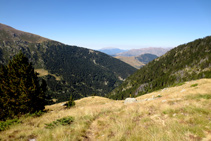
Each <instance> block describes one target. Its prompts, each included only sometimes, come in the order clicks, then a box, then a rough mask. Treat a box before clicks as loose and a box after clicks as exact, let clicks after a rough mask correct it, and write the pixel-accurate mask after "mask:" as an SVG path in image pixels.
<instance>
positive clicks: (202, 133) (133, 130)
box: [0, 79, 211, 141]
mask: <svg viewBox="0 0 211 141" xmlns="http://www.w3.org/2000/svg"><path fill="white" fill-rule="evenodd" d="M196 83H197V84H198V85H197V87H190V86H191V85H192V84H196ZM210 84H211V80H210V79H203V80H197V81H191V82H188V83H185V84H183V85H181V86H176V87H171V88H167V89H165V90H160V91H156V92H153V93H150V94H147V95H143V96H140V97H138V98H137V99H138V100H143V99H146V98H151V97H152V96H155V97H156V96H158V95H160V96H159V97H158V98H157V99H156V100H151V101H142V102H140V103H133V104H128V105H124V102H123V101H114V100H110V99H107V98H102V97H98V96H95V97H87V98H83V99H80V100H76V101H75V102H76V105H75V106H74V107H71V108H70V109H66V108H64V107H63V106H62V104H63V103H58V104H54V105H51V106H46V109H47V113H43V114H41V115H40V116H24V117H22V118H20V119H19V120H20V121H21V122H20V123H19V124H16V125H12V126H11V128H9V129H7V130H5V131H2V132H0V140H29V139H32V138H35V139H36V140H38V141H51V140H63V141H69V140H106V141H108V140H109V141H117V140H123V141H124V140H131V141H134V140H143V141H148V140H150V141H158V140H162V141H163V140H165V141H177V140H181V141H183V140H184V141H186V140H202V139H203V140H209V139H211V136H210V131H211V122H210V120H211V110H210V107H211V100H210V93H211V88H210ZM65 117H73V118H74V120H73V121H72V122H71V124H68V125H65V126H63V125H58V126H54V127H53V128H51V129H46V124H50V123H53V122H55V121H59V119H63V118H65Z"/></svg>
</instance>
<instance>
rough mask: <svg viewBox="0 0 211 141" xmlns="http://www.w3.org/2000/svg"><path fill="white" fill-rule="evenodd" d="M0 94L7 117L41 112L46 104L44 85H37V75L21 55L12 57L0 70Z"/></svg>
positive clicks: (26, 59)
mask: <svg viewBox="0 0 211 141" xmlns="http://www.w3.org/2000/svg"><path fill="white" fill-rule="evenodd" d="M2 75H4V77H2V78H1V79H2V80H1V84H0V92H1V97H3V100H2V101H1V104H0V105H3V106H2V107H3V109H4V112H7V117H14V116H16V115H22V114H25V113H33V112H36V111H39V110H43V109H44V106H45V104H46V97H45V91H46V83H44V82H43V83H42V84H41V85H40V84H39V80H38V77H37V73H36V72H34V68H33V66H32V64H31V63H29V61H28V58H27V57H25V56H24V54H23V53H19V54H17V55H16V56H14V57H13V59H12V60H11V61H10V62H9V64H8V65H7V66H5V67H2V69H1V76H2Z"/></svg>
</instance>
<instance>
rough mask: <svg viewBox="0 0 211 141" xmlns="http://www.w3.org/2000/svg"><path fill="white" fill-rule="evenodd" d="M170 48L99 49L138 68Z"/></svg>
mask: <svg viewBox="0 0 211 141" xmlns="http://www.w3.org/2000/svg"><path fill="white" fill-rule="evenodd" d="M170 49H171V48H155V47H154V48H153V47H149V48H141V49H131V50H122V49H118V48H104V49H100V50H99V51H101V52H103V53H106V54H108V55H111V56H113V57H115V58H117V59H120V60H121V61H123V62H125V63H127V64H129V65H131V66H133V67H135V68H137V69H139V68H140V67H142V66H144V65H145V64H147V63H148V62H150V61H152V60H153V59H155V58H157V57H158V56H161V55H163V54H165V53H166V52H167V51H169V50H170Z"/></svg>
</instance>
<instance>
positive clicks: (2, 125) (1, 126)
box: [0, 118, 20, 131]
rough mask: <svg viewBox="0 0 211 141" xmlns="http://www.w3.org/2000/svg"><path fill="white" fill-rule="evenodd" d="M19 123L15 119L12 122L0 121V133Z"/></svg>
mask: <svg viewBox="0 0 211 141" xmlns="http://www.w3.org/2000/svg"><path fill="white" fill-rule="evenodd" d="M19 122H20V121H19V120H18V119H17V118H16V119H12V120H6V121H0V131H4V130H6V129H8V128H9V127H10V126H11V125H14V124H17V123H19Z"/></svg>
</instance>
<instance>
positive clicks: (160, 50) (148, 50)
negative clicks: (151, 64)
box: [116, 47, 171, 56]
mask: <svg viewBox="0 0 211 141" xmlns="http://www.w3.org/2000/svg"><path fill="white" fill-rule="evenodd" d="M170 49H171V48H156V47H148V48H140V49H131V50H128V51H126V52H121V53H117V54H116V56H139V55H142V54H146V53H149V54H154V55H156V56H161V55H163V54H165V53H166V52H167V51H169V50H170Z"/></svg>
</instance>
